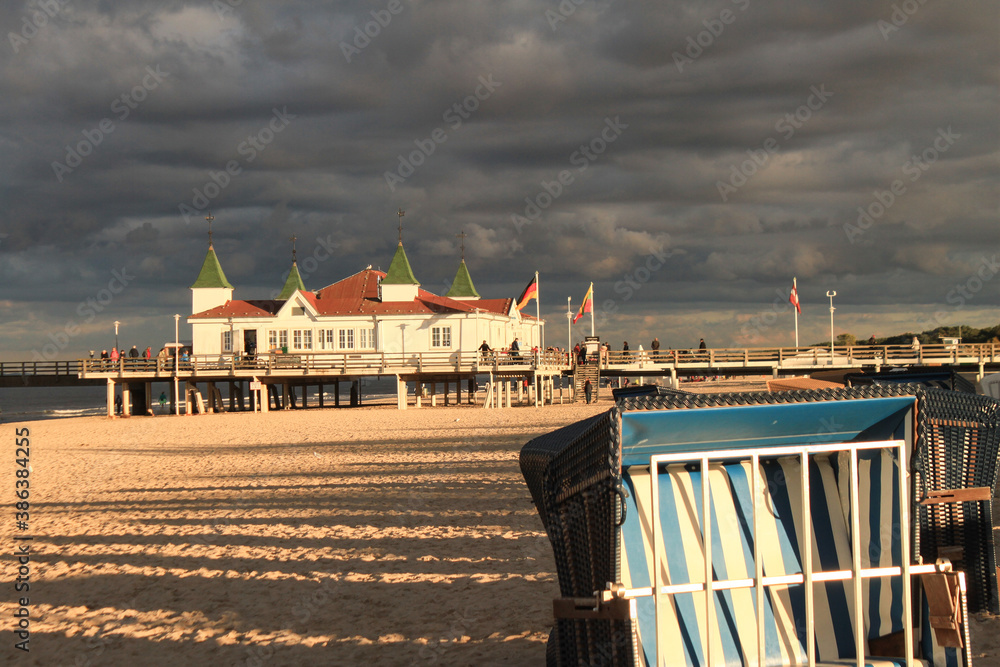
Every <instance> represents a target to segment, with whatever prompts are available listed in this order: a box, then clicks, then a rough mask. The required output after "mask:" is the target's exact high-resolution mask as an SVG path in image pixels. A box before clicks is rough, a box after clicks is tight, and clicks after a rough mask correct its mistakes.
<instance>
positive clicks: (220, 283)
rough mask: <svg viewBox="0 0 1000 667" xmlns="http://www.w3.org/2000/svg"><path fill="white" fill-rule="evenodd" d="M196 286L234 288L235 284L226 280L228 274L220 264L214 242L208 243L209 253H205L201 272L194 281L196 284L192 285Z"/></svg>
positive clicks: (192, 286)
mask: <svg viewBox="0 0 1000 667" xmlns="http://www.w3.org/2000/svg"><path fill="white" fill-rule="evenodd" d="M196 287H225V288H227V289H233V286H232V285H230V284H229V281H228V280H226V274H225V273H224V272H223V271H222V265H221V264H219V258H218V257H217V256H216V254H215V248H213V247H212V244H211V243H209V244H208V253H207V254H206V255H205V261H204V262H203V263H202V265H201V272H200V273H199V274H198V279H197V280H195V281H194V285H191V289H194V288H196Z"/></svg>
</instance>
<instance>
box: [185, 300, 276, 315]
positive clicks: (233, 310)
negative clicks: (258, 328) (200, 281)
mask: <svg viewBox="0 0 1000 667" xmlns="http://www.w3.org/2000/svg"><path fill="white" fill-rule="evenodd" d="M283 303H284V301H271V300H254V301H237V300H231V301H226V302H225V303H224V304H222V305H221V306H216V307H215V308H209V309H208V310H204V311H202V312H200V313H195V314H194V315H191V316H190V317H196V318H199V319H201V318H204V319H211V318H219V317H222V318H226V317H273V316H274V314H275V313H276V312H278V309H280V308H281V304H283Z"/></svg>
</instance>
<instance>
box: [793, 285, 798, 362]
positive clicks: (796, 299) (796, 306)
mask: <svg viewBox="0 0 1000 667" xmlns="http://www.w3.org/2000/svg"><path fill="white" fill-rule="evenodd" d="M792 291H793V292H795V301H796V305H795V307H794V308H793V309H792V312H793V313H795V347H798V346H799V306H798V300H799V287H798V285H797V284H796V282H795V278H794V277H793V278H792Z"/></svg>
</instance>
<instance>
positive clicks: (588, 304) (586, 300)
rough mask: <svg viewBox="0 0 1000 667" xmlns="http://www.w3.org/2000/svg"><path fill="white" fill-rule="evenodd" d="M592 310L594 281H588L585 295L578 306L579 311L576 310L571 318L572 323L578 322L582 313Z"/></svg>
mask: <svg viewBox="0 0 1000 667" xmlns="http://www.w3.org/2000/svg"><path fill="white" fill-rule="evenodd" d="M592 312H594V283H590V288H589V289H588V290H587V295H586V296H585V297H583V305H581V306H580V312H578V313H577V314H576V317H574V318H573V324H576V323H577V322H579V321H580V318H581V317H583V314H584V313H592Z"/></svg>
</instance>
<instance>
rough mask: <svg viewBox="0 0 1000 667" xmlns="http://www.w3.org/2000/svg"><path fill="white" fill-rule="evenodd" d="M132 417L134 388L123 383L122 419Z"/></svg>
mask: <svg viewBox="0 0 1000 667" xmlns="http://www.w3.org/2000/svg"><path fill="white" fill-rule="evenodd" d="M131 416H132V387H131V386H130V385H129V383H128V382H122V417H131Z"/></svg>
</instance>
